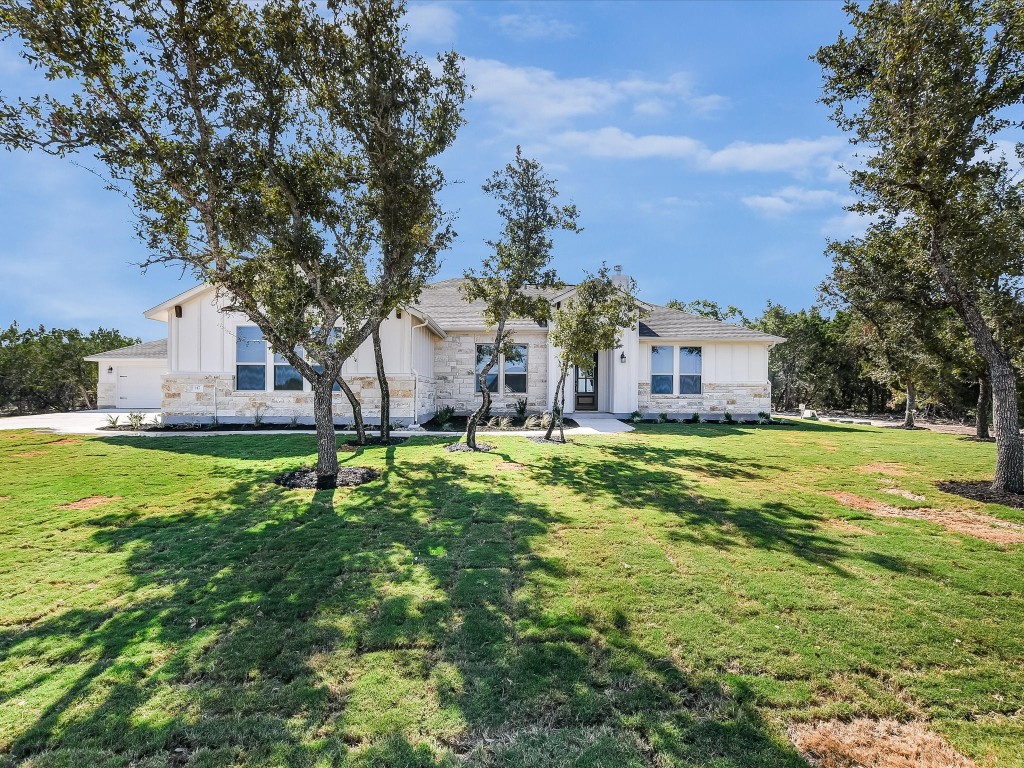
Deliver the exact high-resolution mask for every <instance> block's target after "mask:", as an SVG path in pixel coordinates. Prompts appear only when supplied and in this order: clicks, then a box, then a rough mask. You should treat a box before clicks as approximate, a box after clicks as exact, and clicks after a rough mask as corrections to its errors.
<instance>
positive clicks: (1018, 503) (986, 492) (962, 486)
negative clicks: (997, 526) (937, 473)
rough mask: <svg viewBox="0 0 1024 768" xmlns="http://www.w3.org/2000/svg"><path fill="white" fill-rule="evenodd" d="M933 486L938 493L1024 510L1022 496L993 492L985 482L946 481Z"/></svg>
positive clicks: (1023, 498) (1019, 494) (1023, 497)
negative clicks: (942, 492) (943, 492)
mask: <svg viewBox="0 0 1024 768" xmlns="http://www.w3.org/2000/svg"><path fill="white" fill-rule="evenodd" d="M935 486H936V487H937V488H938V489H939V490H940V491H945V492H946V493H952V494H953V495H954V496H963V497H964V498H965V499H972V500H973V501H984V502H987V503H991V504H1002V505H1003V506H1004V507H1013V508H1014V509H1024V494H1021V493H1006V492H1004V491H993V490H992V486H991V484H990V483H989V482H988V481H985V480H946V481H944V482H941V483H936V484H935Z"/></svg>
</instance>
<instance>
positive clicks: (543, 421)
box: [540, 411, 551, 429]
mask: <svg viewBox="0 0 1024 768" xmlns="http://www.w3.org/2000/svg"><path fill="white" fill-rule="evenodd" d="M550 425H551V411H544V414H543V415H542V416H541V417H540V426H541V429H547V428H548V427H549V426H550Z"/></svg>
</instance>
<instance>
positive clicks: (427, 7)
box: [405, 2, 459, 45]
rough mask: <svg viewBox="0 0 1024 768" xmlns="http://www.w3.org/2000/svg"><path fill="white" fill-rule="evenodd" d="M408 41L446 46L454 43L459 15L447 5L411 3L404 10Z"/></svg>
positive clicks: (439, 3)
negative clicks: (407, 27)
mask: <svg viewBox="0 0 1024 768" xmlns="http://www.w3.org/2000/svg"><path fill="white" fill-rule="evenodd" d="M405 23H406V24H408V25H409V32H408V36H409V40H410V41H414V42H423V43H435V44H437V45H447V44H449V43H452V42H454V41H455V38H456V34H457V27H458V25H459V14H458V13H456V12H455V9H454V8H452V7H451V6H450V5H448V4H447V3H442V2H431V3H411V4H409V5H408V6H407V7H406V9H405Z"/></svg>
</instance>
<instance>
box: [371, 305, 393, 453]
mask: <svg viewBox="0 0 1024 768" xmlns="http://www.w3.org/2000/svg"><path fill="white" fill-rule="evenodd" d="M371 335H372V336H373V359H374V362H376V364H377V383H378V384H380V441H381V442H382V443H384V444H385V445H387V442H388V440H390V439H391V388H390V387H389V386H388V375H387V373H386V372H385V371H384V353H383V352H382V351H381V348H380V326H379V325H378V326H377V327H376V328H374V329H373V333H372V334H371Z"/></svg>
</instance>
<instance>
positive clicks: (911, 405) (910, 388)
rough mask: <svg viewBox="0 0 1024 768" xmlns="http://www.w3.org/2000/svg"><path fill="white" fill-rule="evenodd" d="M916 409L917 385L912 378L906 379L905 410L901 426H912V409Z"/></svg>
mask: <svg viewBox="0 0 1024 768" xmlns="http://www.w3.org/2000/svg"><path fill="white" fill-rule="evenodd" d="M916 410H917V387H916V386H915V384H914V380H913V379H907V411H906V413H905V414H904V416H903V428H904V429H913V428H914V411H916Z"/></svg>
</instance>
